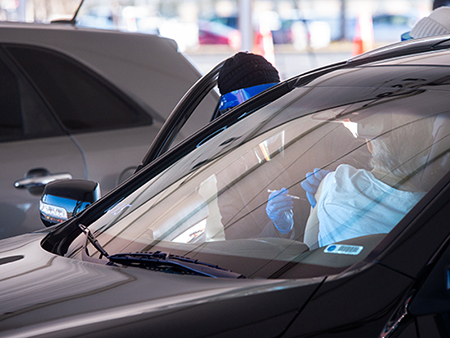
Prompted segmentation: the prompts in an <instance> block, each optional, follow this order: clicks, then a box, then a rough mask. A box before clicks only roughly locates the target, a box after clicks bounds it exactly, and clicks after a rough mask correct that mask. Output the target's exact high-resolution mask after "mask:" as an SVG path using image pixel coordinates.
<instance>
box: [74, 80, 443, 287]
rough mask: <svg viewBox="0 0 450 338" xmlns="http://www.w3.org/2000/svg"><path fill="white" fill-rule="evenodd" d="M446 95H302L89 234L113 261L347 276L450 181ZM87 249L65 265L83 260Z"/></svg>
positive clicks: (221, 138) (195, 158)
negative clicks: (149, 259)
mask: <svg viewBox="0 0 450 338" xmlns="http://www.w3.org/2000/svg"><path fill="white" fill-rule="evenodd" d="M447 97H448V93H447V92H446V91H443V90H429V89H427V90H415V89H408V90H398V91H396V92H393V91H392V90H390V91H387V90H386V88H382V87H381V88H380V87H378V88H369V87H368V88H358V89H355V88H351V87H336V88H329V87H320V86H316V87H312V86H311V87H302V88H296V89H294V90H293V91H291V92H289V93H288V94H286V95H284V96H283V97H281V98H279V99H278V100H276V101H274V102H272V103H270V104H268V105H266V106H265V107H262V108H260V109H259V110H257V111H255V112H252V113H251V114H243V115H241V116H239V118H237V119H236V120H237V122H235V123H232V124H230V125H228V126H227V127H225V128H222V129H221V130H220V132H217V133H216V134H215V136H214V137H207V138H205V139H204V141H202V142H199V144H198V145H197V147H195V149H193V150H192V151H191V152H189V153H188V154H187V155H185V156H184V157H182V158H181V159H179V160H177V161H176V162H175V163H173V164H171V166H170V167H169V168H166V169H165V170H164V171H162V172H160V173H159V174H158V175H157V176H156V177H153V178H152V179H150V180H149V181H147V182H146V183H145V184H143V185H141V186H140V187H139V188H138V189H137V190H135V191H133V192H132V193H130V194H129V195H127V196H123V199H122V200H121V201H120V202H119V203H117V204H116V205H114V207H112V208H110V209H109V210H107V212H105V213H104V215H103V216H102V217H100V218H99V219H97V220H96V221H95V222H93V223H92V224H90V226H89V228H90V230H91V231H92V233H93V234H94V235H95V237H96V238H97V240H98V242H99V243H100V244H101V245H102V246H103V248H105V250H106V251H107V252H109V253H110V254H116V253H128V252H157V251H162V252H169V253H171V254H177V255H182V256H186V257H189V258H191V259H198V260H201V261H203V262H208V263H211V264H217V265H219V266H221V267H223V268H226V269H230V270H232V271H235V272H237V273H239V274H242V275H244V276H245V277H247V278H299V277H305V276H320V275H325V274H330V273H336V272H340V271H343V270H345V269H348V267H350V266H352V265H353V264H355V263H357V262H361V261H362V260H364V258H365V257H367V255H368V254H369V253H370V252H371V251H372V250H373V249H374V248H375V247H376V246H377V245H378V244H379V243H380V242H381V241H382V240H383V239H384V238H385V237H386V235H387V234H389V233H390V232H391V231H392V230H393V229H394V228H395V227H396V226H403V225H402V224H403V223H404V222H402V220H403V219H404V217H405V215H406V214H408V213H413V212H417V210H416V209H417V208H414V207H415V206H416V205H417V204H418V203H419V202H420V201H421V200H424V196H425V195H426V193H427V192H428V191H429V190H430V189H431V188H432V187H433V186H434V185H436V183H437V182H438V181H439V180H440V179H441V178H442V177H443V176H444V174H445V173H446V172H447V170H448V167H449V165H450V163H449V161H448V156H449V153H448V149H449V145H450V139H449V137H448V134H449V133H450V120H449V119H448V118H449V116H450V115H449V114H450V109H449V108H448V105H447V104H446V103H447ZM175 151H177V149H175ZM169 155H170V154H169ZM84 242H85V239H84V237H83V235H80V236H79V237H78V238H77V239H76V240H75V241H74V242H73V243H72V244H71V246H70V248H69V251H68V253H67V256H69V257H73V258H78V259H81V252H82V250H81V248H82V246H83V244H84ZM89 252H90V254H91V255H92V256H93V257H99V252H98V251H97V250H96V249H95V248H94V247H92V246H89Z"/></svg>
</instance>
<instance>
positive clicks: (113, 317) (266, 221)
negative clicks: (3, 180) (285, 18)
mask: <svg viewBox="0 0 450 338" xmlns="http://www.w3.org/2000/svg"><path fill="white" fill-rule="evenodd" d="M449 47H450V37H449V36H442V37H439V38H430V39H423V40H415V41H414V40H413V41H408V42H403V43H399V44H396V45H391V46H388V47H386V48H383V49H378V50H374V51H372V52H370V53H366V54H363V55H361V56H359V57H356V58H354V59H351V60H348V61H346V62H341V63H338V64H334V65H330V66H327V67H324V68H320V69H316V70H313V71H311V72H308V73H305V74H302V75H299V76H297V77H294V78H291V79H288V80H286V81H284V82H281V83H280V84H277V85H275V86H273V87H271V88H270V89H267V90H266V91H264V92H263V93H260V94H258V95H256V96H254V97H253V98H251V99H249V100H247V101H245V102H244V103H242V104H240V105H238V106H236V107H235V108H232V109H231V110H229V111H227V112H226V113H224V114H222V115H220V116H218V117H216V116H217V115H219V114H215V115H214V117H215V118H214V120H213V121H212V122H211V123H210V124H208V125H207V126H205V127H204V128H203V129H201V130H199V131H198V132H196V133H195V134H193V135H192V136H191V137H189V138H188V139H186V140H184V141H183V142H182V143H179V144H177V145H176V146H174V147H172V149H170V150H168V149H169V148H170V144H171V141H172V138H173V137H174V136H175V135H176V134H177V131H178V130H179V128H180V127H181V125H182V124H183V123H184V122H185V121H186V119H187V118H188V117H189V115H190V114H191V113H192V111H193V110H194V108H195V106H196V105H197V103H198V102H200V101H201V99H202V97H203V96H204V95H206V94H205V93H206V92H207V91H208V90H210V89H212V87H213V85H214V83H215V81H216V77H217V72H218V70H219V69H220V65H219V66H218V67H216V68H215V69H214V70H213V71H212V72H211V73H210V74H207V75H205V77H204V78H202V79H201V80H200V81H199V82H197V84H196V85H195V86H194V87H193V88H191V90H190V91H189V92H188V93H187V94H186V95H185V96H184V98H183V100H182V101H180V102H179V104H178V106H177V107H176V109H175V110H174V111H173V112H172V114H171V116H170V117H169V119H168V120H167V121H166V123H165V125H164V126H163V128H162V129H161V131H160V133H159V135H158V136H157V138H156V139H155V141H154V142H153V144H152V147H151V149H150V150H149V152H148V153H147V155H146V157H145V158H144V161H143V164H142V167H141V168H140V169H139V170H138V172H137V173H136V174H135V175H134V176H133V177H131V178H130V179H128V180H127V181H126V182H124V183H123V184H121V185H120V186H119V187H117V188H115V189H114V190H113V191H112V192H110V193H109V194H107V195H106V196H103V197H102V198H100V199H98V200H96V201H95V202H93V201H94V200H95V199H96V197H95V192H96V190H97V189H98V186H97V184H95V183H93V182H87V181H74V180H72V181H70V180H69V181H67V182H57V183H52V184H49V185H47V187H46V190H45V192H44V194H43V197H42V199H41V214H42V217H43V219H44V220H46V221H47V222H50V223H58V222H60V221H63V219H64V218H65V217H70V216H72V217H70V218H69V219H68V220H67V221H65V222H62V223H61V224H59V225H55V226H52V227H50V228H48V229H47V230H46V231H40V232H35V233H30V234H25V235H22V236H18V237H12V238H9V239H5V240H2V241H0V247H1V250H0V276H1V277H0V335H1V336H2V337H111V336H113V337H123V336H127V337H142V336H145V337H179V336H187V337H323V338H325V337H327V338H329V337H345V338H352V337H358V338H359V337H397V338H423V337H427V338H437V337H440V338H442V337H448V336H449V334H450V330H449V326H448V323H449V318H450V317H449V313H450V294H449V292H448V288H449V287H448V285H449V275H450V274H449V265H450V251H449V250H450V247H449V244H450V242H449V239H450V226H449V225H447V221H448V219H449V218H450V207H449V204H450V185H449V182H450V174H449V168H450V162H449V160H448V159H449V156H450V152H449V146H450V138H449V135H450V108H449V104H448V100H449V96H450V48H449ZM212 113H213V112H211V114H212ZM311 173H312V174H311ZM88 197H89V198H88ZM92 202H93V203H92ZM83 203H84V205H83ZM90 203H92V204H91V205H90V206H88V204H90ZM70 204H71V205H72V207H71V208H69V207H68V205H70ZM85 207H86V208H85ZM83 208H85V209H84V210H83V211H81V209H83ZM36 221H38V220H36Z"/></svg>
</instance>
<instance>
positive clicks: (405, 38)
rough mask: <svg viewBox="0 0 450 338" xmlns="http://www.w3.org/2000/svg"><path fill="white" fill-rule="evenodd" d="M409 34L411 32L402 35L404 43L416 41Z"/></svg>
mask: <svg viewBox="0 0 450 338" xmlns="http://www.w3.org/2000/svg"><path fill="white" fill-rule="evenodd" d="M409 33H410V32H406V33H403V34H402V35H401V38H402V41H406V40H411V39H414V38H413V37H412V36H411V35H409Z"/></svg>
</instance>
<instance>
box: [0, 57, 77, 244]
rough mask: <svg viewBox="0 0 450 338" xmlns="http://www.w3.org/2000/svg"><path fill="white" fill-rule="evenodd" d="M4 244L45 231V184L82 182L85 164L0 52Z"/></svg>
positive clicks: (0, 182)
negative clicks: (41, 208) (41, 218)
mask: <svg viewBox="0 0 450 338" xmlns="http://www.w3.org/2000/svg"><path fill="white" fill-rule="evenodd" d="M0 74H1V77H0V79H1V80H0V107H1V109H2V112H1V120H0V130H1V132H0V154H1V158H2V161H1V162H0V191H1V194H0V215H1V223H0V238H5V237H9V236H13V235H17V234H20V233H24V232H27V231H31V230H36V229H39V228H41V227H43V226H42V224H41V222H40V221H39V213H38V201H39V197H40V194H41V192H42V187H43V186H42V184H44V183H45V182H48V181H51V180H53V179H56V178H70V177H78V178H83V177H84V171H85V170H84V167H85V166H84V161H83V156H82V153H81V151H80V149H79V148H78V147H77V145H76V144H75V143H74V141H73V139H72V138H71V137H70V136H69V135H68V134H67V133H65V132H64V130H63V128H61V126H60V125H59V123H58V122H57V121H56V120H55V119H54V117H53V116H52V114H51V112H50V110H49V108H48V106H47V105H46V104H45V102H44V101H43V100H42V99H41V98H40V97H39V95H38V94H37V93H36V91H35V90H34V89H33V86H32V85H31V84H30V83H29V82H28V81H27V79H26V77H25V76H24V75H23V74H22V73H21V72H20V71H19V69H18V68H17V67H16V65H15V64H14V62H12V61H11V59H9V58H8V57H7V55H6V53H5V52H4V50H1V51H0Z"/></svg>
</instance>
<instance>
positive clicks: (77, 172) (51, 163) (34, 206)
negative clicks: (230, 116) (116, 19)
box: [0, 23, 216, 238]
mask: <svg viewBox="0 0 450 338" xmlns="http://www.w3.org/2000/svg"><path fill="white" fill-rule="evenodd" d="M0 74H1V79H2V80H1V82H0V107H1V109H2V112H1V117H2V118H1V122H0V130H1V133H0V140H1V143H0V154H1V158H2V161H1V164H0V175H1V176H0V191H1V195H0V215H1V223H0V238H5V237H9V236H12V235H16V234H20V233H24V232H28V231H32V230H36V224H37V223H36V219H37V218H38V217H39V213H38V201H39V197H40V195H41V193H42V190H43V187H44V185H45V184H46V183H48V182H51V181H53V180H55V179H64V178H84V179H90V180H94V181H97V182H99V183H100V184H101V186H102V192H103V193H105V192H107V191H109V190H111V189H112V188H114V187H115V186H116V185H117V184H118V183H119V182H121V181H122V180H124V179H125V178H127V177H129V176H130V175H131V174H132V173H133V172H134V170H135V168H136V166H137V165H138V164H139V163H140V162H141V160H142V157H143V155H144V154H145V152H146V150H147V149H148V146H149V144H151V141H152V139H153V138H154V137H155V136H156V134H157V132H158V130H159V128H160V126H161V125H162V123H163V122H164V120H165V119H166V118H167V116H168V115H169V113H170V112H171V111H172V109H173V108H174V107H175V105H176V104H177V102H178V101H179V100H180V98H181V97H182V95H183V94H184V93H185V92H186V90H187V89H188V88H189V87H190V86H191V85H192V84H193V83H194V82H195V81H197V80H198V79H199V78H200V73H199V71H198V70H197V69H196V68H195V67H194V66H193V65H192V64H191V63H190V62H189V61H188V60H187V59H186V58H185V57H184V56H183V55H182V54H180V53H179V52H178V50H177V45H176V43H175V42H174V41H173V40H169V39H165V38H161V37H158V36H156V35H148V34H133V33H123V32H113V31H105V30H94V29H83V28H79V27H73V26H71V25H64V24H51V25H44V24H25V23H20V24H19V23H2V24H0ZM213 96H214V94H213V95H212V96H211V97H210V100H206V103H205V104H204V108H203V109H205V111H208V112H210V111H212V110H213V109H214V106H215V104H216V100H215V99H214V97H213ZM208 102H210V103H208ZM208 115H209V113H208ZM206 122H207V121H206ZM206 122H205V123H206ZM202 123H203V121H201V120H199V124H202ZM190 128H191V129H190ZM196 129H198V125H197V124H196V122H194V124H192V125H191V127H189V126H187V127H186V128H185V129H184V130H183V131H182V136H181V137H180V138H179V139H182V138H184V137H185V136H187V135H189V134H191V133H192V131H193V130H196ZM33 224H34V226H33Z"/></svg>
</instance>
